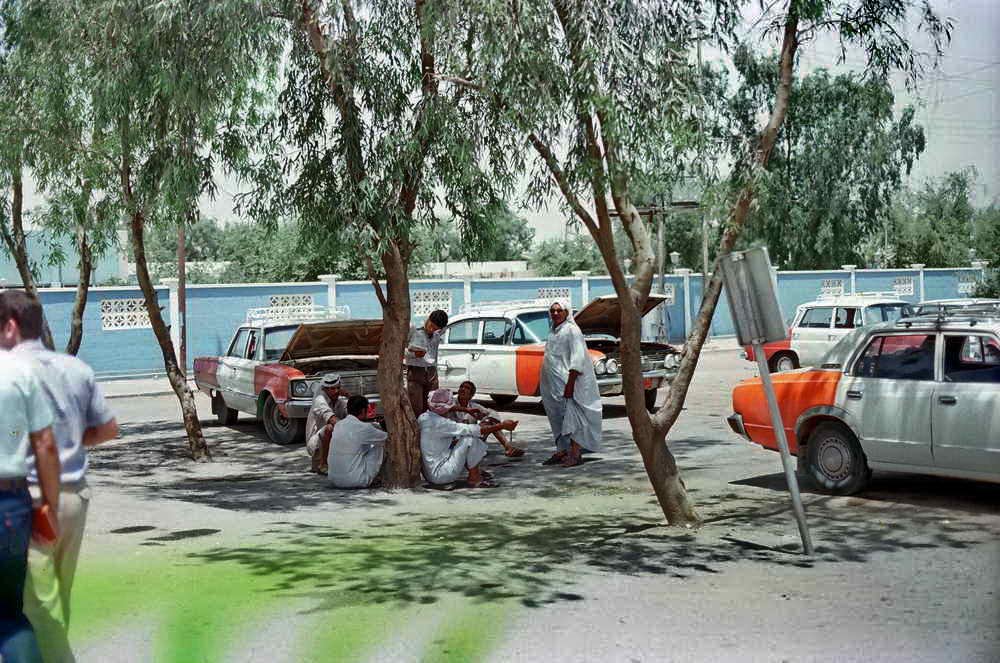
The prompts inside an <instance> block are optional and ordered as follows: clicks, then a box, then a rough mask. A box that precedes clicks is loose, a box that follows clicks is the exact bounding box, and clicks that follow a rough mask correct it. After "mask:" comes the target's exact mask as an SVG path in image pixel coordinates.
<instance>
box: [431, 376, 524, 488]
mask: <svg viewBox="0 0 1000 663" xmlns="http://www.w3.org/2000/svg"><path fill="white" fill-rule="evenodd" d="M454 406H455V399H454V397H453V396H452V395H451V392H450V391H448V390H447V389H438V390H436V391H433V392H431V395H430V398H429V399H428V402H427V407H428V410H427V411H426V412H424V413H423V414H421V415H420V417H419V418H418V419H417V423H419V424H420V458H421V461H422V464H423V469H424V476H425V477H426V478H427V480H428V481H429V482H431V483H432V484H436V485H447V484H452V483H455V482H456V481H459V480H460V479H462V478H463V477H465V478H466V482H467V483H468V485H469V486H470V487H472V488H493V487H494V486H496V484H495V483H493V482H492V481H491V480H490V479H489V478H488V477H486V476H485V475H484V473H483V471H482V470H481V469H480V468H479V464H480V463H481V462H483V459H484V458H485V457H486V443H485V442H484V441H483V438H484V437H486V436H487V435H491V434H493V433H495V432H497V431H500V430H509V431H512V430H514V429H515V428H517V422H516V421H510V420H507V421H503V422H499V423H496V424H492V425H491V424H488V423H479V424H460V423H458V422H455V421H452V420H451V419H449V418H448V415H449V414H451V411H452V408H453V407H454Z"/></svg>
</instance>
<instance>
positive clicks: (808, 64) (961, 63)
mask: <svg viewBox="0 0 1000 663" xmlns="http://www.w3.org/2000/svg"><path fill="white" fill-rule="evenodd" d="M755 5H756V3H754V5H753V6H755ZM932 5H933V6H934V7H935V9H936V10H937V11H938V12H939V14H941V15H942V16H946V17H950V18H951V19H952V20H953V22H954V29H953V32H952V41H951V43H950V45H948V46H947V48H946V50H945V53H944V57H943V58H942V60H941V62H940V65H939V67H938V68H937V69H936V70H934V71H931V72H929V73H928V74H927V75H926V77H925V78H924V79H923V80H921V81H920V82H919V84H918V87H917V89H915V90H913V91H907V90H906V88H905V86H904V85H903V81H902V78H901V77H896V78H895V80H894V87H895V91H896V104H897V108H902V107H904V106H906V105H914V106H915V107H916V109H917V112H916V120H917V122H918V123H919V124H921V125H922V126H923V127H924V130H925V134H926V137H927V148H926V150H925V151H924V153H923V154H922V155H921V157H920V159H919V161H918V162H917V165H916V167H915V169H914V172H913V174H912V175H911V177H910V180H909V182H908V183H909V184H910V185H911V186H916V185H919V184H920V183H921V182H922V181H924V180H925V179H926V178H933V177H940V176H942V175H944V174H945V173H947V172H951V171H955V170H960V169H963V168H966V167H968V166H973V167H974V168H975V169H976V170H977V172H978V180H977V183H976V191H975V202H976V203H977V204H979V205H986V204H989V203H990V202H993V201H998V200H1000V0H932ZM751 11H752V10H751ZM907 31H908V34H910V35H913V42H914V43H915V44H918V45H921V46H926V40H924V39H921V37H920V35H919V34H918V32H917V30H916V26H915V25H910V26H907ZM759 46H760V47H761V48H762V49H768V48H774V47H776V46H777V42H776V41H775V42H773V43H763V42H762V43H760V44H759ZM716 57H721V56H716ZM838 57H839V49H838V47H837V44H836V42H835V41H834V40H833V39H829V38H820V39H817V40H816V41H814V42H810V43H807V44H804V45H803V46H802V47H801V48H800V59H799V67H798V73H799V74H800V75H802V74H804V73H808V72H809V71H811V70H813V69H816V68H820V67H825V68H827V69H830V70H831V71H834V72H836V71H841V70H845V69H857V68H860V66H861V65H862V64H863V61H862V59H861V58H860V57H859V56H858V55H857V54H852V53H848V57H847V59H846V61H845V62H844V63H842V64H838ZM706 59H709V57H706ZM525 149H530V147H529V146H528V145H527V144H525ZM238 191H239V183H238V182H234V181H232V180H230V179H227V178H225V177H221V178H220V181H219V190H218V194H217V196H216V198H215V199H214V200H212V199H208V198H206V199H204V200H202V202H201V209H202V213H203V214H206V215H209V216H214V217H216V218H218V219H220V220H223V221H229V220H233V219H236V218H238V217H237V216H236V214H235V213H234V211H233V196H234V194H236V193H237V192H238ZM26 194H27V195H26V203H27V205H28V206H29V207H30V206H32V205H34V204H37V202H38V196H37V194H36V193H35V192H34V191H33V190H32V188H31V187H30V183H29V186H28V190H27V191H26ZM512 206H513V207H515V208H517V207H518V204H517V201H512ZM519 213H520V214H522V216H524V217H525V218H526V219H527V221H528V223H529V224H530V225H531V226H532V227H533V228H534V229H535V238H536V241H537V240H541V239H546V238H549V237H555V236H559V235H561V234H562V233H563V232H564V228H565V224H566V216H565V214H564V213H563V212H562V210H561V209H560V205H559V201H558V200H553V201H552V202H551V203H550V204H549V205H548V208H547V209H541V210H519Z"/></svg>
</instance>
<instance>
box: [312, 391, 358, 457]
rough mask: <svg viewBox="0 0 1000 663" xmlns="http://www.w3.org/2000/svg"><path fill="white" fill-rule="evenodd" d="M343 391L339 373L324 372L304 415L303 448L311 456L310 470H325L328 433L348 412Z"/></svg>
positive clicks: (345, 394) (328, 444)
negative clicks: (305, 416)
mask: <svg viewBox="0 0 1000 663" xmlns="http://www.w3.org/2000/svg"><path fill="white" fill-rule="evenodd" d="M349 395H350V394H348V393H347V392H346V391H344V390H343V389H341V380H340V375H338V374H337V373H327V374H326V375H324V376H323V379H322V381H321V382H320V390H319V392H317V394H316V397H315V398H313V402H312V406H311V407H310V408H309V416H308V418H307V419H306V451H308V452H309V456H310V457H311V458H312V468H311V469H310V471H311V472H315V473H317V474H326V472H327V468H326V458H327V456H328V455H329V454H330V436H331V435H332V434H333V427H334V425H335V424H336V423H337V422H338V421H340V420H341V419H343V418H345V417H346V416H347V398H346V397H347V396H349Z"/></svg>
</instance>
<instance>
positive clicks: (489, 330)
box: [483, 318, 510, 345]
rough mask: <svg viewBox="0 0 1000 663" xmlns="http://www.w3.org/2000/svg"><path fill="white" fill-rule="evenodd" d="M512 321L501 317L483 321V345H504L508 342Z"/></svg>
mask: <svg viewBox="0 0 1000 663" xmlns="http://www.w3.org/2000/svg"><path fill="white" fill-rule="evenodd" d="M509 331H510V322H509V321H507V320H504V319H502V318H500V319H494V320H486V321H484V322H483V345H503V344H504V343H506V342H507V333H508V332H509Z"/></svg>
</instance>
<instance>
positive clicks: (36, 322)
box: [0, 290, 42, 341]
mask: <svg viewBox="0 0 1000 663" xmlns="http://www.w3.org/2000/svg"><path fill="white" fill-rule="evenodd" d="M8 320H14V321H16V322H17V326H18V328H19V329H20V330H21V338H23V339H24V340H26V341H33V340H35V339H36V338H41V336H42V303H41V302H39V301H38V300H37V299H36V298H34V297H32V296H31V295H29V294H28V293H26V292H25V291H23V290H4V291H3V292H0V325H6V324H7V321H8Z"/></svg>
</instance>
